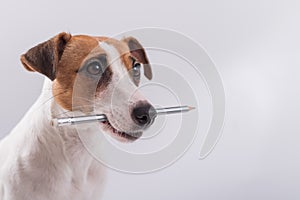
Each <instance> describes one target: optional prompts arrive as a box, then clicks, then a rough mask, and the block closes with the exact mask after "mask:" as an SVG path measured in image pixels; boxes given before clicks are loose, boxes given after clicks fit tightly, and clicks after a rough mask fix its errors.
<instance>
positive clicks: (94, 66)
mask: <svg viewBox="0 0 300 200" xmlns="http://www.w3.org/2000/svg"><path fill="white" fill-rule="evenodd" d="M86 70H87V72H88V73H90V74H91V75H100V74H102V73H103V69H102V67H101V64H100V63H99V62H96V61H95V62H92V63H90V64H89V65H88V66H87V67H86Z"/></svg>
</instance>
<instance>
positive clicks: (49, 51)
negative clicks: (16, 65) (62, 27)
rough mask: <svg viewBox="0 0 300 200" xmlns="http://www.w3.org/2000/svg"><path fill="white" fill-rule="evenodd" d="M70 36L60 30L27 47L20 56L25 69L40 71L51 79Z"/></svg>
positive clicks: (53, 77)
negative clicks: (43, 40)
mask: <svg viewBox="0 0 300 200" xmlns="http://www.w3.org/2000/svg"><path fill="white" fill-rule="evenodd" d="M71 37H72V36H71V34H69V33H65V32H62V33H60V34H58V35H57V36H55V37H53V38H51V39H50V40H48V41H46V42H43V43H41V44H39V45H37V46H35V47H33V48H31V49H29V50H28V51H27V52H26V53H25V54H23V55H22V56H21V62H22V64H23V65H24V67H25V68H26V69H27V70H29V71H37V72H40V73H42V74H44V75H45V76H47V77H48V78H49V79H51V80H52V81H53V80H54V79H55V74H56V73H55V71H56V67H57V64H58V62H59V60H60V58H61V56H62V54H63V52H64V49H65V47H66V44H67V43H68V41H69V40H70V39H71Z"/></svg>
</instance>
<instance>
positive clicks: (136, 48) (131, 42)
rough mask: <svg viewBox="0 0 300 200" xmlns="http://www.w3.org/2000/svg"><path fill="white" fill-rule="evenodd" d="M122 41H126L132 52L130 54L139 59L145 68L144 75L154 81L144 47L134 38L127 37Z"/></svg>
mask: <svg viewBox="0 0 300 200" xmlns="http://www.w3.org/2000/svg"><path fill="white" fill-rule="evenodd" d="M122 41H124V42H125V43H126V44H127V45H128V47H129V50H130V53H131V54H132V56H133V57H135V58H136V59H137V61H139V62H140V63H142V64H143V66H144V75H145V76H146V77H147V78H148V79H149V80H151V79H152V70H151V65H150V63H149V60H148V58H147V55H146V52H145V50H144V48H143V46H142V45H141V44H140V43H139V42H138V41H137V39H135V38H134V37H127V38H124V39H123V40H122Z"/></svg>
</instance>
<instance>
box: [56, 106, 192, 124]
mask: <svg viewBox="0 0 300 200" xmlns="http://www.w3.org/2000/svg"><path fill="white" fill-rule="evenodd" d="M193 109H195V107H191V106H174V107H166V108H156V109H155V114H156V115H165V114H175V113H183V112H188V111H190V110H193ZM106 120H107V118H106V116H105V115H104V114H99V115H88V116H76V117H65V118H55V119H53V120H52V122H51V124H52V126H67V125H75V124H83V123H90V122H95V121H100V122H103V121H106Z"/></svg>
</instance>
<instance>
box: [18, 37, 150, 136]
mask: <svg viewBox="0 0 300 200" xmlns="http://www.w3.org/2000/svg"><path fill="white" fill-rule="evenodd" d="M21 62H22V64H23V65H24V67H25V68H26V69H27V70H29V71H37V72H40V73H42V74H44V75H45V76H47V77H48V78H49V79H51V80H52V81H53V86H52V90H53V91H52V92H53V96H54V99H55V101H56V102H57V103H58V104H59V105H60V106H61V107H63V108H64V109H66V110H68V111H75V110H80V111H82V112H84V113H86V114H89V113H91V112H94V113H99V114H105V115H106V116H107V118H108V121H107V122H104V123H100V128H101V129H102V130H103V131H105V132H108V133H110V134H112V136H114V137H116V138H117V139H120V140H123V141H124V140H125V141H130V140H135V139H137V138H139V137H140V136H141V135H142V132H143V130H144V129H146V128H147V127H149V126H150V125H151V123H152V122H153V120H154V117H155V111H154V108H153V107H152V105H151V104H150V103H149V102H148V101H147V100H146V99H145V98H144V97H143V95H142V94H141V93H140V92H139V91H137V88H138V85H139V82H140V76H141V71H140V70H141V66H143V70H144V75H145V76H146V77H147V78H148V79H151V78H152V72H151V67H150V64H149V61H148V58H147V56H146V53H145V51H144V49H143V47H142V45H141V44H140V43H139V42H138V41H137V40H136V39H135V38H133V37H128V38H124V39H122V40H120V41H119V40H116V39H112V38H106V37H91V36H85V35H77V36H72V35H70V34H68V33H60V34H58V35H57V36H55V37H53V38H52V39H50V40H48V41H46V42H44V43H41V44H39V45H37V46H35V47H33V48H31V49H30V50H29V51H28V52H27V53H25V54H23V55H22V56H21Z"/></svg>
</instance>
